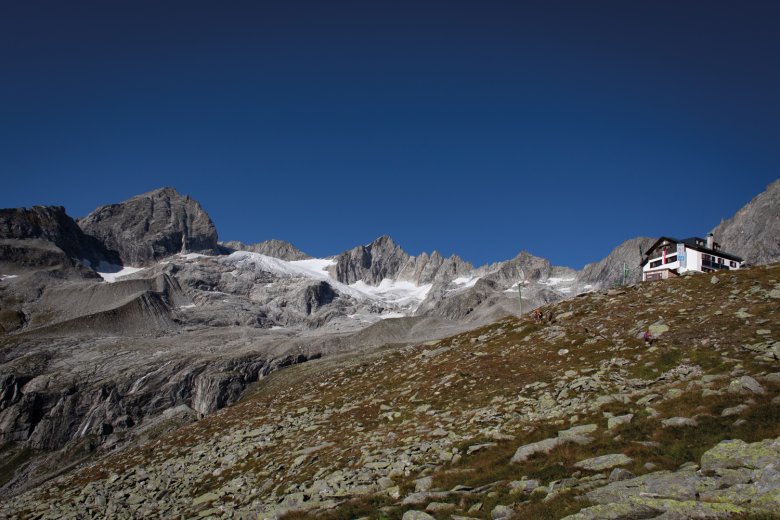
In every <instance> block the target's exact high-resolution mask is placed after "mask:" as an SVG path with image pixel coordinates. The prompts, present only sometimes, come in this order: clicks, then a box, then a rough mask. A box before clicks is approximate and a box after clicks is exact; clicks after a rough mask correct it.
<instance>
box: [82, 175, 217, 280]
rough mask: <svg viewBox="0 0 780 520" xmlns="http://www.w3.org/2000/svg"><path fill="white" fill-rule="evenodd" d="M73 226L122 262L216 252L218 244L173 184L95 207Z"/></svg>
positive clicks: (196, 207) (204, 218)
mask: <svg viewBox="0 0 780 520" xmlns="http://www.w3.org/2000/svg"><path fill="white" fill-rule="evenodd" d="M78 225H79V226H80V227H81V229H82V230H84V232H85V233H86V234H88V235H91V236H93V237H95V238H96V239H98V240H100V241H101V242H102V243H103V244H104V245H105V246H106V247H107V248H108V249H109V250H111V251H114V252H116V253H117V254H118V255H119V257H120V258H121V260H122V263H123V264H125V265H136V266H138V265H148V264H150V263H152V262H155V261H157V260H159V259H161V258H165V257H167V256H170V255H173V254H176V253H190V252H211V253H216V252H218V248H219V245H218V244H217V231H216V229H215V227H214V223H213V222H212V221H211V218H210V217H209V216H208V214H207V213H206V212H205V211H204V210H203V208H202V207H201V206H200V204H199V203H198V202H197V201H195V200H193V199H191V198H190V197H189V196H182V195H180V194H179V193H178V192H177V191H176V190H174V189H173V188H162V189H158V190H154V191H150V192H149V193H144V194H143V195H138V196H136V197H133V198H132V199H130V200H127V201H125V202H121V203H119V204H110V205H108V206H101V207H99V208H97V209H96V210H95V211H93V212H92V213H90V214H89V215H87V216H86V217H84V218H83V219H79V221H78Z"/></svg>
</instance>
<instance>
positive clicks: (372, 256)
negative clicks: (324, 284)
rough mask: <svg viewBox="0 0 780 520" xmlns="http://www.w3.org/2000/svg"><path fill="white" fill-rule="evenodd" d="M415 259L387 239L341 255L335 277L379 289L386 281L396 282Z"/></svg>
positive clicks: (340, 280)
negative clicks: (383, 281)
mask: <svg viewBox="0 0 780 520" xmlns="http://www.w3.org/2000/svg"><path fill="white" fill-rule="evenodd" d="M410 258H411V257H410V256H409V254H408V253H407V252H406V251H404V250H403V249H402V248H401V246H399V245H398V244H396V243H395V241H394V240H393V239H392V238H390V237H389V236H387V235H384V236H381V237H379V238H377V239H376V240H374V241H373V242H371V243H370V244H368V245H365V246H358V247H356V248H354V249H350V250H349V251H346V252H344V253H341V254H340V255H338V256H337V257H336V263H335V265H334V266H333V267H331V269H330V270H331V273H332V274H333V276H334V277H335V278H336V280H338V281H339V282H341V283H345V284H352V283H355V282H358V281H362V282H365V283H367V284H369V285H379V283H380V282H381V281H382V280H384V279H385V278H395V277H396V275H397V274H398V273H399V272H400V271H401V269H403V268H404V267H405V266H406V264H407V263H408V262H409V259H410Z"/></svg>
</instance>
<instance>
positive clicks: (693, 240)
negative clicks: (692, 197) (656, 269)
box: [639, 237, 743, 267]
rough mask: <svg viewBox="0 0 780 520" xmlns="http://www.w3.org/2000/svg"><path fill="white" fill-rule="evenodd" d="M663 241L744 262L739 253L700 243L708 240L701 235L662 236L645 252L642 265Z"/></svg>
mask: <svg viewBox="0 0 780 520" xmlns="http://www.w3.org/2000/svg"><path fill="white" fill-rule="evenodd" d="M663 241H669V242H672V243H675V244H685V246H686V247H689V248H691V249H694V250H696V251H699V252H701V253H706V254H710V255H717V256H722V257H723V258H726V259H728V260H734V261H735V262H742V261H743V259H742V258H740V257H738V256H737V255H732V254H730V253H726V252H725V251H721V250H718V249H710V248H708V247H706V246H702V245H699V241H701V242H704V243H706V242H707V240H706V239H703V238H699V237H690V238H684V239H683V240H679V239H677V238H673V237H660V238H659V239H658V240H656V241H655V242H653V245H652V246H650V247H649V248H648V249H647V251H646V252H645V253H644V258H643V259H642V263H641V264H639V266H640V267H642V266H644V265H645V264H646V263H647V262H648V261H649V260H650V255H649V253H650V252H651V251H652V250H654V249H655V248H656V247H658V245H659V244H661V243H662V242H663Z"/></svg>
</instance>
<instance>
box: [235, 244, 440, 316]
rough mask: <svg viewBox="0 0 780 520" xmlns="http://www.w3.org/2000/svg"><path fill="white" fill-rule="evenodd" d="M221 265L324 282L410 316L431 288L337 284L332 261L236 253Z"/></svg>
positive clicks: (386, 281)
mask: <svg viewBox="0 0 780 520" xmlns="http://www.w3.org/2000/svg"><path fill="white" fill-rule="evenodd" d="M221 261H222V262H224V263H226V264H228V265H233V266H235V267H236V268H237V269H239V270H241V269H252V270H255V271H264V272H267V273H271V274H273V275H276V276H278V277H280V278H307V279H311V280H319V281H326V282H328V283H329V284H330V285H331V286H332V287H333V288H334V289H335V290H336V291H338V292H339V293H341V294H344V295H347V296H351V297H352V298H355V299H357V300H372V301H376V302H379V303H383V304H385V305H389V306H392V307H395V308H399V309H403V310H408V311H412V312H413V311H414V310H415V309H416V308H417V307H418V306H419V305H420V303H421V302H422V301H423V300H424V299H425V297H426V296H427V295H428V292H429V291H430V290H431V287H432V284H424V285H416V284H414V283H412V282H408V281H401V280H391V279H387V278H386V279H383V280H382V281H381V282H380V283H379V285H377V286H373V285H369V284H367V283H365V282H363V281H357V282H355V283H353V284H350V285H347V284H344V283H341V282H339V281H337V280H336V279H335V278H333V276H332V275H331V273H330V271H329V268H330V267H331V266H333V265H335V264H336V260H335V259H333V258H311V259H307V260H293V261H287V260H281V259H279V258H274V257H270V256H265V255H261V254H259V253H251V252H249V251H236V252H234V253H231V254H230V255H228V256H227V257H225V258H223V259H222V260H221ZM384 317H385V316H383V318H384ZM388 317H398V316H397V315H393V316H388Z"/></svg>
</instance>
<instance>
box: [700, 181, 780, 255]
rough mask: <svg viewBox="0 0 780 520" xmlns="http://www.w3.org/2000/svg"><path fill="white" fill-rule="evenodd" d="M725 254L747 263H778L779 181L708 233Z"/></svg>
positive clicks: (779, 243) (779, 246) (779, 228)
mask: <svg viewBox="0 0 780 520" xmlns="http://www.w3.org/2000/svg"><path fill="white" fill-rule="evenodd" d="M712 234H713V235H714V236H715V241H716V242H718V243H720V245H721V247H722V248H723V250H724V251H726V252H727V253H731V254H735V255H739V256H741V257H742V258H744V259H745V261H747V262H748V263H750V264H753V265H760V264H769V263H772V262H777V261H778V260H780V179H778V180H776V181H774V182H773V183H772V184H770V185H769V186H767V188H766V190H765V191H764V192H762V193H760V194H758V195H757V196H756V197H755V198H753V200H751V201H750V202H748V203H747V204H746V205H745V206H744V207H742V209H740V210H739V211H737V213H736V214H735V215H734V216H733V217H731V218H730V219H728V220H724V221H723V222H721V223H720V224H719V225H718V226H717V227H716V228H715V229H713V230H712Z"/></svg>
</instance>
